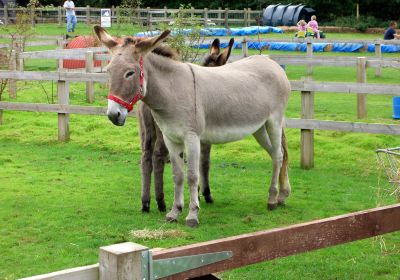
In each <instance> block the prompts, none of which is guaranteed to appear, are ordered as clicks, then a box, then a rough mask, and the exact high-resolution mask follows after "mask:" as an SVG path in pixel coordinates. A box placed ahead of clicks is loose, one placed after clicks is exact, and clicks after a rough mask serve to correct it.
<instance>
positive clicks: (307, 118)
mask: <svg viewBox="0 0 400 280" xmlns="http://www.w3.org/2000/svg"><path fill="white" fill-rule="evenodd" d="M309 45H310V46H311V43H310V44H309ZM307 49H308V50H309V53H308V54H307V55H303V56H289V55H271V56H270V57H271V58H272V59H274V60H276V61H277V62H278V63H280V64H289V65H291V64H293V65H307V66H308V68H309V69H308V71H307V74H308V75H309V76H311V75H312V71H310V68H312V67H313V66H316V65H328V66H351V67H357V77H358V78H357V83H338V82H315V81H312V80H311V78H307V79H305V80H301V81H291V87H292V90H293V91H300V92H301V100H302V101H301V102H302V112H301V119H287V122H286V126H287V127H289V128H298V129H301V166H302V167H303V168H306V169H307V168H312V167H313V166H314V130H315V129H320V130H334V131H348V132H359V133H377V134H389V135H400V125H394V124H371V123H365V122H339V121H328V120H315V119H314V95H315V92H332V93H348V94H357V96H358V102H357V115H358V117H359V118H366V116H367V107H366V94H388V95H400V84H398V85H387V84H367V83H366V74H365V73H366V68H367V67H374V68H378V67H379V68H381V67H392V68H399V69H400V62H399V60H395V59H386V58H379V57H368V58H365V57H358V58H356V57H318V58H317V57H316V56H312V53H310V50H312V47H308V48H307ZM105 51H106V49H105V48H102V47H98V48H89V49H74V50H54V51H40V52H24V53H20V54H19V55H18V56H17V55H14V56H15V61H18V60H23V59H33V58H47V59H57V60H58V61H59V64H60V63H61V62H62V59H67V58H68V59H71V58H72V57H74V59H86V60H87V61H89V62H91V61H93V60H102V61H107V60H109V59H110V57H109V55H108V54H107V53H104V52H105ZM243 53H244V55H246V46H245V45H244V46H243ZM239 58H241V57H233V60H235V59H239ZM20 64H21V63H20ZM12 65H13V67H14V69H13V71H0V78H4V79H11V81H10V95H11V96H15V95H16V83H15V81H16V80H38V81H42V80H51V81H56V82H57V84H58V87H57V88H58V97H59V102H58V104H31V103H20V102H18V103H17V102H0V116H1V110H21V111H33V112H54V113H57V114H58V119H59V122H58V126H59V132H58V138H59V140H60V141H68V140H69V120H68V115H69V114H86V115H104V114H105V111H106V109H105V108H103V107H93V106H74V105H69V88H68V82H86V84H87V87H86V89H87V90H86V94H87V100H88V102H93V100H94V92H93V82H101V83H104V82H106V81H107V76H106V74H104V73H96V72H98V71H100V70H99V69H94V68H93V67H92V66H91V65H92V63H87V65H88V66H87V68H86V70H85V71H86V72H66V71H58V72H36V71H35V72H31V71H17V69H19V70H23V69H21V68H18V67H17V63H16V62H15V63H13V64H12ZM22 65H23V63H22ZM133 115H134V114H133Z"/></svg>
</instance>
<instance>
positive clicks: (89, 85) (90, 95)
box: [85, 51, 94, 103]
mask: <svg viewBox="0 0 400 280" xmlns="http://www.w3.org/2000/svg"><path fill="white" fill-rule="evenodd" d="M85 66H86V73H93V72H94V71H93V70H94V69H93V68H94V67H93V52H92V51H88V52H86V63H85ZM86 101H87V102H89V103H93V102H94V83H93V82H86Z"/></svg>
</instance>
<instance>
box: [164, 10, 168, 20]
mask: <svg viewBox="0 0 400 280" xmlns="http://www.w3.org/2000/svg"><path fill="white" fill-rule="evenodd" d="M164 23H165V24H168V8H167V6H164Z"/></svg>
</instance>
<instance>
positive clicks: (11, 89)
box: [8, 42, 17, 98]
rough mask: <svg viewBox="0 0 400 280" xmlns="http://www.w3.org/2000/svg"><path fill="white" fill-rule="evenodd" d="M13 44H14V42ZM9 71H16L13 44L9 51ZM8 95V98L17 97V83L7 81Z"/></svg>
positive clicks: (15, 53) (15, 54) (15, 56)
mask: <svg viewBox="0 0 400 280" xmlns="http://www.w3.org/2000/svg"><path fill="white" fill-rule="evenodd" d="M14 43H15V42H14ZM9 68H10V70H11V71H17V52H16V51H15V44H13V50H12V51H11V57H10V66H9ZM8 94H9V96H10V98H16V97H17V81H16V80H12V79H10V80H8Z"/></svg>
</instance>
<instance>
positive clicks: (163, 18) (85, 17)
mask: <svg viewBox="0 0 400 280" xmlns="http://www.w3.org/2000/svg"><path fill="white" fill-rule="evenodd" d="M110 9H111V20H112V22H115V23H119V22H121V21H122V20H126V18H129V20H130V21H131V22H141V23H143V24H146V25H148V26H151V25H152V24H156V23H160V22H163V23H169V22H170V21H171V19H172V17H171V16H172V15H174V14H176V13H177V12H178V11H179V9H168V8H167V7H164V8H163V9H151V8H150V7H147V8H138V9H134V11H133V12H132V13H131V15H126V14H125V13H126V10H127V9H123V8H120V7H119V6H118V7H114V6H112V7H111V8H110ZM100 10H101V8H94V7H90V6H86V7H76V9H75V12H76V15H77V20H78V21H79V22H85V23H88V24H90V23H96V22H97V23H100ZM22 11H27V12H29V14H30V17H31V22H32V25H33V26H34V25H35V23H46V22H52V23H58V24H59V25H61V24H63V23H65V21H66V19H65V10H64V8H62V7H61V6H58V7H46V8H30V9H28V10H27V9H26V8H10V7H7V6H6V7H4V8H0V16H2V18H1V17H0V19H2V20H3V22H4V24H5V25H7V24H10V23H13V22H15V18H16V17H15V15H16V13H18V12H22ZM184 11H185V12H186V13H188V14H190V15H191V16H192V17H195V18H196V19H197V20H198V21H199V22H200V23H204V25H208V24H209V21H211V22H213V23H215V24H217V25H224V26H226V27H227V26H229V25H232V24H235V25H243V26H250V25H253V24H257V19H258V18H260V17H261V14H262V11H260V10H254V11H253V10H251V9H250V8H247V9H246V8H245V9H243V10H229V9H221V8H218V9H207V8H204V9H187V10H184Z"/></svg>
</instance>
